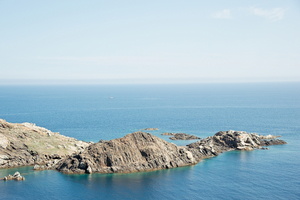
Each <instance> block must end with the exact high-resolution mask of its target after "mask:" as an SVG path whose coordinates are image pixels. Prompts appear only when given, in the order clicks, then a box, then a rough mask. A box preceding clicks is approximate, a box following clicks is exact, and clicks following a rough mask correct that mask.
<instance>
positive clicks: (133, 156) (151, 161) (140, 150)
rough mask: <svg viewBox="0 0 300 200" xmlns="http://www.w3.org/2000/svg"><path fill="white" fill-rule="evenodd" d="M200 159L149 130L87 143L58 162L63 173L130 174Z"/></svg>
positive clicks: (185, 148) (193, 162) (194, 161)
mask: <svg viewBox="0 0 300 200" xmlns="http://www.w3.org/2000/svg"><path fill="white" fill-rule="evenodd" d="M197 162H199V160H196V159H194V157H193V154H192V153H191V152H189V151H188V148H187V147H178V146H176V145H175V144H172V143H168V142H166V141H165V140H163V139H160V138H158V137H156V136H153V135H151V134H149V133H144V132H135V133H131V134H128V135H126V136H125V137H123V138H119V139H114V140H110V141H108V142H102V143H96V144H92V145H90V146H89V147H88V148H87V149H86V150H85V151H83V152H82V153H79V154H74V155H72V156H69V157H68V158H66V159H64V160H62V161H60V162H59V163H58V166H57V170H59V171H60V172H63V173H95V172H98V173H115V172H117V173H129V172H138V171H151V170H157V169H165V168H173V167H179V166H185V165H192V164H196V163H197Z"/></svg>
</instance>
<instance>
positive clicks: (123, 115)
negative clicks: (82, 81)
mask: <svg viewBox="0 0 300 200" xmlns="http://www.w3.org/2000/svg"><path fill="white" fill-rule="evenodd" d="M0 91H1V92H0V118H2V119H5V120H6V121H8V122H14V123H22V122H32V123H35V124H36V125H38V126H42V127H45V128H47V129H50V130H51V131H54V132H60V133H61V134H63V135H67V136H70V137H75V138H77V139H80V140H85V141H94V142H97V141H99V140H100V139H105V140H110V139H114V138H119V137H123V136H124V135H126V134H128V133H131V132H134V131H138V130H140V129H143V128H147V127H155V128H159V130H158V131H151V133H152V134H154V135H156V136H158V137H160V138H163V139H165V140H167V141H169V142H173V143H175V144H177V145H186V144H189V143H191V142H193V141H171V140H169V139H168V137H167V136H161V135H160V134H161V133H163V132H184V133H188V134H193V135H197V136H199V137H201V138H204V137H207V136H210V135H213V134H215V133H216V132H218V131H221V130H224V131H225V130H242V131H247V132H256V133H258V134H264V135H265V134H274V135H282V139H283V140H285V141H287V142H288V144H287V145H278V146H270V150H268V151H265V150H255V151H251V152H240V151H231V152H226V153H223V154H220V155H219V156H217V157H214V158H210V159H205V160H203V161H201V162H200V163H198V164H197V165H195V166H188V167H181V168H176V169H168V170H159V171H153V172H141V173H132V174H91V175H64V174H61V173H59V172H56V171H41V172H40V171H33V170H32V167H21V168H13V169H1V170H0V177H2V176H5V175H8V174H9V173H10V174H13V173H14V172H15V171H19V172H21V173H23V174H24V176H25V178H26V181H23V182H22V181H21V182H17V181H7V182H4V181H0V199H66V198H69V199H82V198H87V199H104V198H105V199H300V152H299V147H300V145H299V143H300V83H239V84H233V83H227V84H183V85H175V84H173V85H86V86H82V85H81V86H80V85H78V86H74V85H73V86H0ZM110 97H113V99H110Z"/></svg>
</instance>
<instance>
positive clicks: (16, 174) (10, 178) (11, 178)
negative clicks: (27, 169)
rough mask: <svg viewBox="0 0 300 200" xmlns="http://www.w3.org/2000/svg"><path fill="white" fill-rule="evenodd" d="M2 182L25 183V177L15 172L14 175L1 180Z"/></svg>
mask: <svg viewBox="0 0 300 200" xmlns="http://www.w3.org/2000/svg"><path fill="white" fill-rule="evenodd" d="M1 180H4V181H7V180H16V181H25V177H24V176H21V174H20V173H19V172H15V173H14V175H13V176H12V175H10V174H9V175H8V176H4V177H2V178H1Z"/></svg>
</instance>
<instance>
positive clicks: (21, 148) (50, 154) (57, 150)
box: [0, 120, 286, 180]
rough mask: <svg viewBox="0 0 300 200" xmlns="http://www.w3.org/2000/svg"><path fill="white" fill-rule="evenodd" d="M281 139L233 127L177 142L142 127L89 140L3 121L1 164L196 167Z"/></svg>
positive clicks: (95, 169)
mask: <svg viewBox="0 0 300 200" xmlns="http://www.w3.org/2000/svg"><path fill="white" fill-rule="evenodd" d="M174 135H176V134H174ZM276 137H279V136H272V135H268V136H260V135H258V134H256V133H246V132H243V131H232V130H230V131H220V132H218V133H216V134H215V135H214V136H209V137H207V138H204V139H201V140H199V141H197V142H194V143H191V144H189V145H187V146H177V145H175V144H173V143H169V142H167V141H165V140H163V139H161V138H158V137H156V136H154V135H151V134H150V133H146V132H141V131H138V132H135V133H130V134H128V135H126V136H124V137H122V138H117V139H113V140H110V141H106V140H100V141H99V142H97V143H87V142H83V141H79V140H76V139H75V138H70V137H66V136H63V135H60V134H59V133H53V132H51V131H50V130H47V129H45V128H42V127H38V126H36V125H34V124H30V123H23V124H12V123H8V122H6V121H5V120H0V168H8V167H19V166H26V165H34V170H47V169H56V170H58V171H60V172H62V173H66V174H83V173H131V172H140V171H153V170H159V169H169V168H175V167H181V166H187V165H194V164H197V163H198V162H199V161H201V160H202V159H205V158H209V157H213V156H217V155H218V154H219V153H222V152H225V151H231V150H240V151H251V150H254V149H268V148H264V147H263V146H269V145H277V144H286V142H285V141H283V140H278V139H276ZM17 175H18V174H16V177H19V176H17ZM12 177H13V176H12ZM6 178H7V177H6ZM9 178H11V177H10V176H9ZM18 179H20V180H21V178H20V177H19V178H18ZM7 180H9V179H7Z"/></svg>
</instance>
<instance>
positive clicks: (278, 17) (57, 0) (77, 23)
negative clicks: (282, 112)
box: [0, 0, 300, 84]
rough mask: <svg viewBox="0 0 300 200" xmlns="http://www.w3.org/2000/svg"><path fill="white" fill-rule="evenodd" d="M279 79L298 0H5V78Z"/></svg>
mask: <svg viewBox="0 0 300 200" xmlns="http://www.w3.org/2000/svg"><path fill="white" fill-rule="evenodd" d="M282 81H284V82H285V81H300V1H299V0H285V1H282V0H251V1H250V0H227V1H223V0H213V1H201V0H189V1H183V0H181V1H178V0H152V1H146V0H138V1H135V0H114V1H109V0H107V1H103V0H97V1H94V0H86V1H79V0H43V1H38V0H35V1H32V0H26V1H23V0H0V84H73V83H75V84H78V83H80V84H113V83H130V84H131V83H137V84H139V83H201V82H282Z"/></svg>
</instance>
